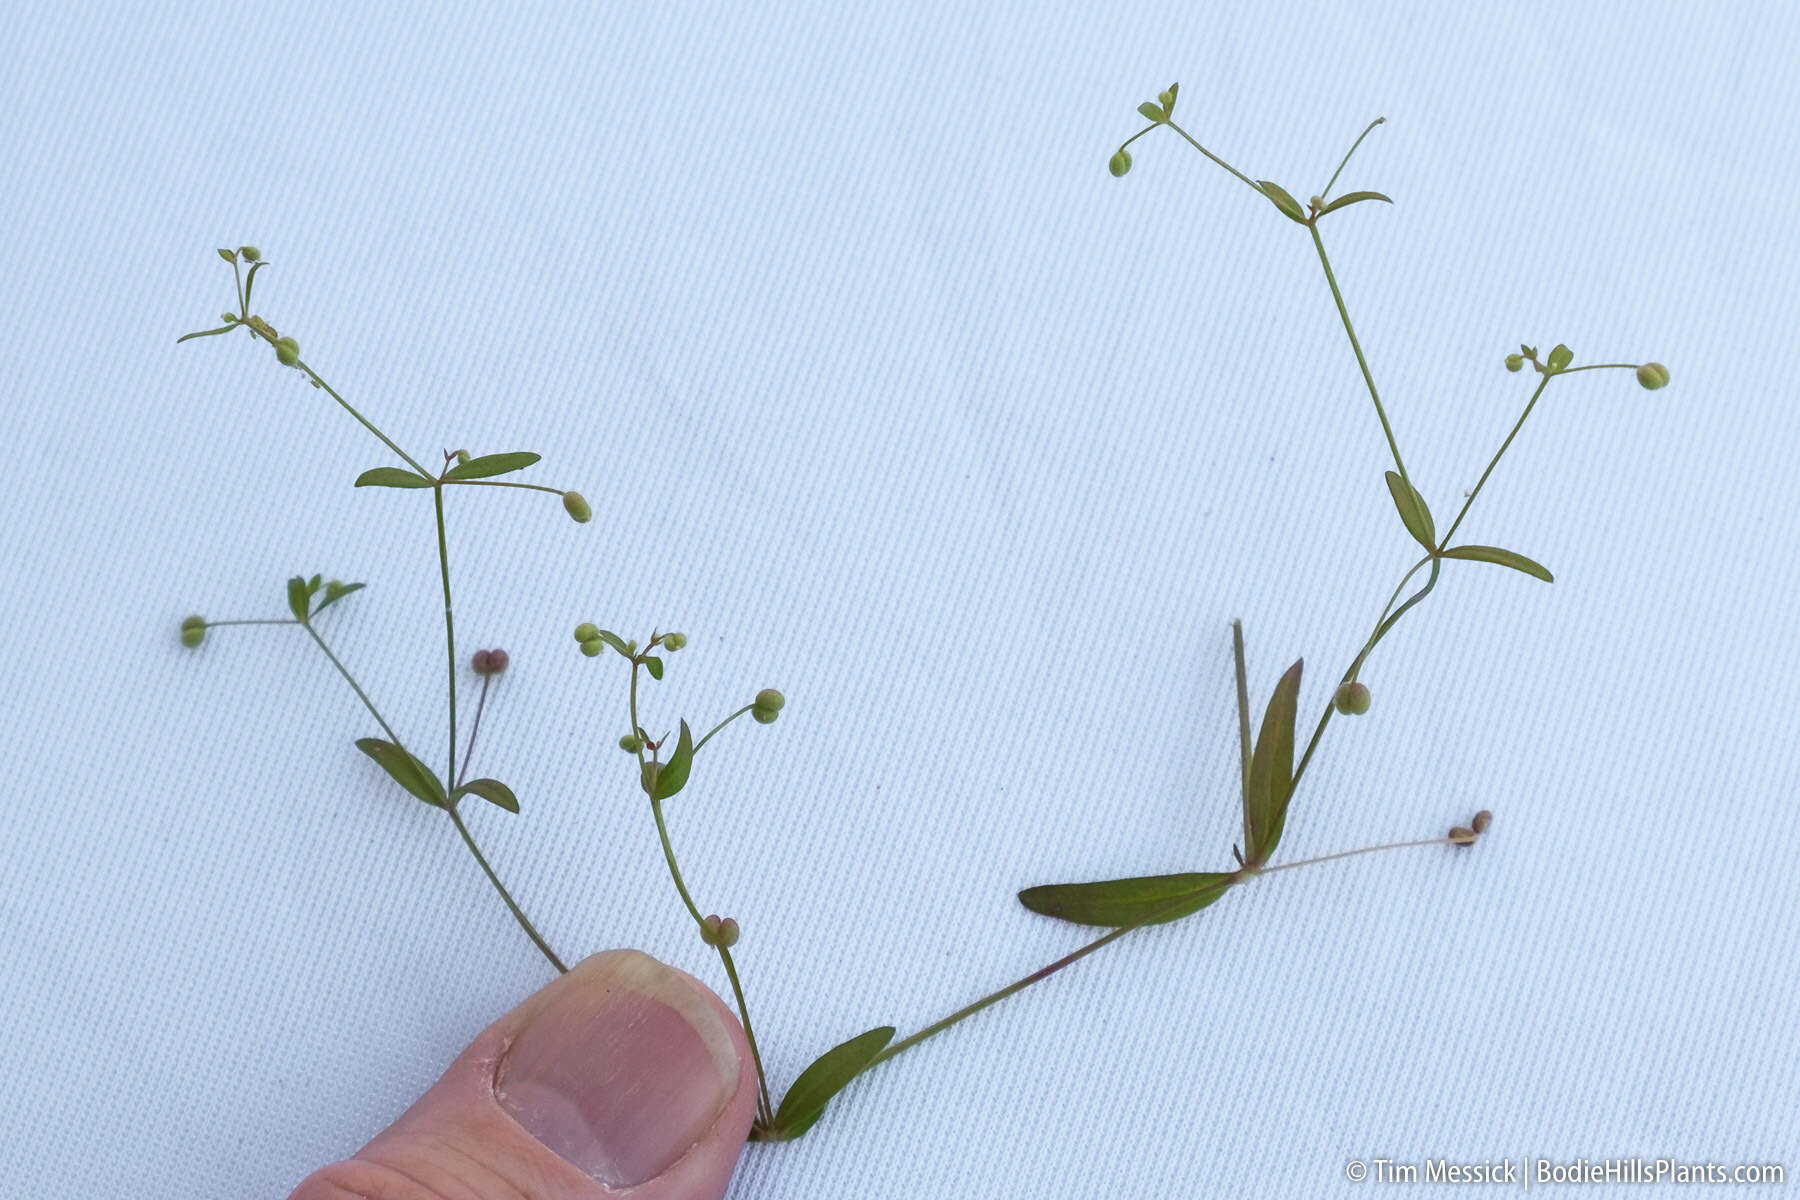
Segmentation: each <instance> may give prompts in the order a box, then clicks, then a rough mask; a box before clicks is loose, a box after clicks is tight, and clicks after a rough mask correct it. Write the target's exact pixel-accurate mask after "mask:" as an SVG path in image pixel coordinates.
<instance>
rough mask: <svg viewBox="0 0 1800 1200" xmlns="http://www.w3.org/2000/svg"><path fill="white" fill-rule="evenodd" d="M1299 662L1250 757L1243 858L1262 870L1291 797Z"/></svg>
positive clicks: (1273, 702) (1272, 700) (1266, 714)
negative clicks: (1247, 841) (1247, 836)
mask: <svg viewBox="0 0 1800 1200" xmlns="http://www.w3.org/2000/svg"><path fill="white" fill-rule="evenodd" d="M1303 661H1304V660H1302V662H1303ZM1302 662H1296V663H1295V664H1294V665H1293V666H1291V667H1289V668H1288V669H1287V674H1285V675H1283V676H1282V677H1281V681H1280V682H1279V683H1277V684H1276V685H1275V694H1274V695H1272V696H1270V697H1269V707H1268V708H1267V709H1265V710H1263V722H1262V730H1261V732H1259V733H1258V734H1257V735H1256V749H1255V750H1254V751H1253V752H1252V753H1251V755H1250V786H1249V787H1248V788H1246V789H1245V794H1244V816H1245V817H1246V818H1247V819H1246V821H1245V825H1246V826H1247V828H1248V829H1249V831H1250V833H1249V839H1250V844H1249V845H1248V846H1246V847H1244V854H1245V856H1246V857H1247V858H1248V859H1249V861H1250V863H1251V865H1253V866H1258V867H1260V866H1262V865H1263V864H1264V863H1266V862H1268V861H1269V855H1271V854H1273V853H1274V852H1275V847H1276V846H1277V845H1278V844H1279V843H1280V841H1281V828H1282V826H1283V825H1284V824H1285V823H1286V821H1287V807H1288V800H1289V799H1290V798H1291V797H1292V796H1293V794H1294V715H1295V713H1296V711H1297V710H1298V708H1299V705H1300V669H1301V666H1302Z"/></svg>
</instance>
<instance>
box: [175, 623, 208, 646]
mask: <svg viewBox="0 0 1800 1200" xmlns="http://www.w3.org/2000/svg"><path fill="white" fill-rule="evenodd" d="M205 640H206V618H205V617H199V616H195V617H188V618H187V619H186V620H184V621H182V623H181V644H182V645H184V646H198V645H199V644H200V643H201V642H204V641H205Z"/></svg>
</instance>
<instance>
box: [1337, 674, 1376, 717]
mask: <svg viewBox="0 0 1800 1200" xmlns="http://www.w3.org/2000/svg"><path fill="white" fill-rule="evenodd" d="M1331 703H1332V704H1333V705H1335V706H1336V707H1337V710H1338V711H1339V712H1341V713H1343V714H1344V715H1346V716H1352V717H1360V716H1362V714H1364V713H1366V712H1368V711H1369V689H1368V688H1366V687H1364V686H1363V685H1362V684H1360V683H1357V682H1355V681H1354V680H1352V681H1351V682H1349V683H1341V684H1339V685H1338V690H1337V694H1336V695H1334V696H1332V698H1331Z"/></svg>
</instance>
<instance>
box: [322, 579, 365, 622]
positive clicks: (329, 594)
mask: <svg viewBox="0 0 1800 1200" xmlns="http://www.w3.org/2000/svg"><path fill="white" fill-rule="evenodd" d="M363 587H364V585H363V584H360V583H339V582H338V581H337V580H335V579H334V580H332V581H331V582H330V583H328V584H326V585H325V598H324V599H323V600H321V601H319V607H317V608H315V609H313V616H315V617H316V616H318V615H319V614H320V613H322V612H324V611H325V610H326V609H327V608H330V607H331V606H332V605H333V604H336V603H337V602H338V601H339V600H342V599H343V598H344V597H345V596H348V595H349V594H350V593H351V592H360V591H362V589H363Z"/></svg>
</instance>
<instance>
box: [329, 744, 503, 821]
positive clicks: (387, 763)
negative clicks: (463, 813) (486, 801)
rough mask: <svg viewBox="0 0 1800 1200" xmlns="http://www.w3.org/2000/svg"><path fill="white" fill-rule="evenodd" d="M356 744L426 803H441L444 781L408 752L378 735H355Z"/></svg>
mask: <svg viewBox="0 0 1800 1200" xmlns="http://www.w3.org/2000/svg"><path fill="white" fill-rule="evenodd" d="M356 748H357V749H358V750H361V751H362V752H363V753H364V754H366V755H368V756H369V757H370V758H372V759H374V760H375V765H377V766H379V767H380V768H381V769H382V770H384V771H386V772H387V773H388V776H389V777H390V778H391V779H393V781H394V782H395V783H397V784H399V785H400V786H401V787H403V788H405V789H406V790H407V791H409V792H411V793H412V794H413V795H415V796H417V797H418V798H419V799H421V800H423V801H424V802H425V803H427V804H430V805H433V806H435V807H437V808H443V807H444V785H443V784H441V783H439V782H438V778H437V776H436V775H433V774H432V773H431V771H430V769H429V768H427V767H426V766H425V764H424V763H422V762H420V761H419V760H418V759H416V758H414V757H413V756H412V755H411V754H409V753H407V752H406V751H405V750H403V749H401V748H400V747H399V746H396V745H394V743H392V742H384V741H382V740H381V739H380V738H357V739H356ZM496 803H498V802H497V801H496Z"/></svg>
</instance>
